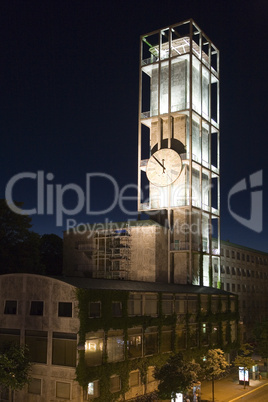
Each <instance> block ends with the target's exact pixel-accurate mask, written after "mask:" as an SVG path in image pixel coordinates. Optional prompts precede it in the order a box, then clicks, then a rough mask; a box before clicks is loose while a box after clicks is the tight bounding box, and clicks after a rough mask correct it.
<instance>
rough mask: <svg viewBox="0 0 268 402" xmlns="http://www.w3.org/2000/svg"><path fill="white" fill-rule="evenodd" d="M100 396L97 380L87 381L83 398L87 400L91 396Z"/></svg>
mask: <svg viewBox="0 0 268 402" xmlns="http://www.w3.org/2000/svg"><path fill="white" fill-rule="evenodd" d="M99 396H100V384H99V381H98V380H97V381H92V382H89V383H88V386H87V389H86V395H85V398H84V399H86V400H89V399H91V398H98V397H99Z"/></svg>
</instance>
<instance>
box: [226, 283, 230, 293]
mask: <svg viewBox="0 0 268 402" xmlns="http://www.w3.org/2000/svg"><path fill="white" fill-rule="evenodd" d="M226 290H227V292H229V291H230V283H226Z"/></svg>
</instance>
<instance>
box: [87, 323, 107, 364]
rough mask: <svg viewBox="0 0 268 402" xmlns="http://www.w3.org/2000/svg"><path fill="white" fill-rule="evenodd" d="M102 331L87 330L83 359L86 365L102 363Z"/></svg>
mask: <svg viewBox="0 0 268 402" xmlns="http://www.w3.org/2000/svg"><path fill="white" fill-rule="evenodd" d="M103 342H104V332H103V331H99V332H88V333H87V334H86V342H85V360H86V364H87V365H88V366H99V365H101V364H102V354H103Z"/></svg>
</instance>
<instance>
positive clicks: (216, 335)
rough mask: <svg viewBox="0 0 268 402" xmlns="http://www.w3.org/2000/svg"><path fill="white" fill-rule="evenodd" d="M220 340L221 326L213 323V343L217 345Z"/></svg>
mask: <svg viewBox="0 0 268 402" xmlns="http://www.w3.org/2000/svg"><path fill="white" fill-rule="evenodd" d="M218 341H219V328H218V325H215V324H212V328H211V343H212V345H216V344H217V343H218Z"/></svg>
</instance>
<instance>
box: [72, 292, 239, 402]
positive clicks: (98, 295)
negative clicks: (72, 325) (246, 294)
mask: <svg viewBox="0 0 268 402" xmlns="http://www.w3.org/2000/svg"><path fill="white" fill-rule="evenodd" d="M77 299H78V302H79V307H78V309H79V319H80V331H79V337H80V338H79V343H80V344H81V345H82V344H84V343H85V340H86V333H88V332H97V331H99V330H104V332H105V340H104V342H105V343H106V342H107V332H108V330H110V329H113V330H119V329H120V330H123V333H124V348H125V354H124V355H125V359H124V361H120V362H108V361H107V356H105V355H104V356H103V361H102V364H101V365H99V366H94V367H89V366H88V365H87V364H86V361H85V351H84V350H80V351H79V364H78V366H77V369H76V376H77V381H78V382H79V384H80V385H81V386H82V387H84V388H86V387H87V385H88V383H89V382H93V381H96V380H98V381H99V387H100V397H98V398H95V399H94V400H96V401H97V402H104V401H105V402H107V401H108V400H109V401H111V402H113V401H115V400H117V399H118V398H119V397H120V396H121V395H124V394H125V393H126V392H127V391H128V390H129V373H130V372H131V371H134V370H139V371H140V378H141V382H142V384H145V385H146V376H147V371H148V367H151V366H154V367H156V368H160V367H161V366H163V364H165V362H166V361H167V359H168V358H169V356H170V353H158V354H155V355H153V356H152V355H151V356H146V357H139V358H131V359H130V358H129V357H128V353H127V340H128V334H127V330H128V328H134V327H142V328H143V330H145V329H146V328H148V327H151V326H153V327H157V328H158V334H159V336H158V350H161V339H162V328H163V326H169V327H170V328H171V329H172V351H173V352H174V353H178V352H181V347H180V345H179V342H178V339H177V338H176V324H177V323H178V322H177V315H176V314H175V313H174V314H172V315H164V314H163V311H162V293H161V292H160V293H159V294H158V315H157V316H146V315H139V316H128V299H129V292H127V291H120V290H100V289H78V290H77ZM94 301H100V302H101V316H100V317H99V318H89V310H88V306H89V303H90V302H94ZM113 301H117V302H121V303H122V316H121V317H113V316H112V302H113ZM218 307H219V309H220V307H221V305H220V302H219V306H218ZM229 307H230V306H229ZM181 320H182V322H181V323H180V324H182V325H183V326H184V328H185V330H186V337H187V336H189V331H190V329H189V328H190V324H191V323H192V322H194V323H195V324H197V325H198V328H199V331H198V333H199V334H200V332H201V326H202V323H207V328H208V331H211V327H212V324H214V325H215V323H217V325H218V326H219V332H220V333H221V332H222V327H221V322H222V321H226V323H227V327H226V336H227V339H228V343H229V340H231V337H230V321H237V320H238V313H237V311H236V312H231V311H227V312H226V313H221V312H217V313H215V314H213V313H212V312H211V300H210V296H209V303H208V311H207V312H202V311H201V299H200V296H199V297H198V312H197V313H196V314H184V315H183V318H181ZM178 324H179V323H178ZM209 338H210V337H209ZM219 340H220V341H219V345H217V346H220V345H222V343H223V342H222V335H220V336H219ZM198 344H199V345H200V346H199V347H196V348H190V347H189V346H188V348H187V349H186V350H184V351H183V354H184V356H185V358H186V359H187V358H193V357H195V358H197V359H200V357H201V356H204V353H205V352H206V351H207V350H208V348H209V347H211V344H209V345H206V346H205V347H202V345H201V342H200V339H199V341H198ZM229 346H230V347H231V342H230V343H229ZM112 375H119V376H120V379H121V389H120V391H119V392H115V393H111V392H110V390H109V388H110V386H109V382H110V377H111V376H112Z"/></svg>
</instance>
